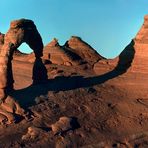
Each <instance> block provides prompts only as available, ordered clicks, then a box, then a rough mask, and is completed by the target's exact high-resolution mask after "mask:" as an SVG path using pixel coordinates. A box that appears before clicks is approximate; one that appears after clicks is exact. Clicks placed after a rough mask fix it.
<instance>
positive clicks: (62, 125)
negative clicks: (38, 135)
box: [51, 117, 72, 134]
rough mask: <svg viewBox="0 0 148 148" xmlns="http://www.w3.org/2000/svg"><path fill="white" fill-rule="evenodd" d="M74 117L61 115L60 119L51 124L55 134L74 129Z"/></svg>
mask: <svg viewBox="0 0 148 148" xmlns="http://www.w3.org/2000/svg"><path fill="white" fill-rule="evenodd" d="M71 123H72V118H68V117H60V119H59V121H57V122H56V123H54V124H52V125H51V129H52V131H53V133H54V134H60V133H62V132H65V131H68V130H70V129H72V124H71Z"/></svg>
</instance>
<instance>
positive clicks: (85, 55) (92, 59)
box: [65, 36, 103, 65]
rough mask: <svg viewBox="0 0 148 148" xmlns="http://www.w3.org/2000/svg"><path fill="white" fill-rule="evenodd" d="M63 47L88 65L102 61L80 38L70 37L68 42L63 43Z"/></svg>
mask: <svg viewBox="0 0 148 148" xmlns="http://www.w3.org/2000/svg"><path fill="white" fill-rule="evenodd" d="M65 47H66V48H68V50H70V51H72V52H74V53H76V54H77V55H79V56H80V57H81V58H82V59H83V60H84V61H86V62H88V63H89V64H92V65H93V64H94V63H96V62H97V61H99V60H101V59H103V57H102V56H101V55H99V54H98V53H97V52H96V50H94V49H93V48H92V47H91V46H90V45H89V44H87V43H86V42H84V41H83V40H82V39H81V38H80V37H76V36H72V37H71V38H70V40H68V41H67V42H66V43H65Z"/></svg>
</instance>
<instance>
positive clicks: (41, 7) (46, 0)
mask: <svg viewBox="0 0 148 148" xmlns="http://www.w3.org/2000/svg"><path fill="white" fill-rule="evenodd" d="M145 14H148V0H0V32H2V33H6V32H7V30H8V28H9V24H10V21H11V20H14V19H20V18H28V19H32V20H33V21H34V22H35V24H36V25H37V28H38V30H39V32H40V34H41V36H42V39H43V42H44V45H46V44H47V43H49V42H50V41H51V40H52V39H53V38H54V37H55V38H57V39H59V42H60V44H64V43H65V42H66V40H68V39H69V38H70V37H71V36H72V35H76V36H80V37H81V38H82V39H83V40H84V41H86V42H88V43H89V44H90V45H91V46H92V47H93V48H95V49H96V50H97V51H98V52H99V53H100V54H101V55H103V56H105V57H107V58H113V57H115V56H117V55H118V54H119V53H120V52H121V51H122V50H123V49H124V48H125V46H126V45H127V44H128V43H129V42H130V41H131V39H132V38H134V37H135V35H136V33H137V32H138V30H139V29H140V27H141V25H142V23H143V17H144V15H145ZM20 49H21V51H25V52H30V51H31V50H30V49H29V48H28V47H27V46H26V45H25V44H22V46H20Z"/></svg>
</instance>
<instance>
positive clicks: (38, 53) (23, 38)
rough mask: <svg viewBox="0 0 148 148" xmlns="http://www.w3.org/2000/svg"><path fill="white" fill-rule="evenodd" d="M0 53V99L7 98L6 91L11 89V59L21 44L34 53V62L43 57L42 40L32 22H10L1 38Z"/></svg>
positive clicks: (25, 20) (23, 20)
mask: <svg viewBox="0 0 148 148" xmlns="http://www.w3.org/2000/svg"><path fill="white" fill-rule="evenodd" d="M2 37H3V42H2V45H1V46H0V47H1V51H0V76H1V78H0V98H1V99H4V98H6V96H7V90H9V89H12V88H13V83H14V80H13V74H12V63H11V61H12V59H13V53H14V51H15V50H16V49H17V48H18V47H19V46H20V45H21V44H22V43H23V42H25V43H26V44H28V45H29V47H30V48H31V49H32V50H33V51H34V54H35V57H36V59H39V60H36V61H40V60H41V57H42V56H43V42H42V38H41V36H40V34H39V32H38V30H37V28H36V26H35V24H34V22H33V21H32V20H28V19H20V20H15V21H12V22H11V24H10V29H9V30H8V32H7V33H6V34H5V35H3V36H2Z"/></svg>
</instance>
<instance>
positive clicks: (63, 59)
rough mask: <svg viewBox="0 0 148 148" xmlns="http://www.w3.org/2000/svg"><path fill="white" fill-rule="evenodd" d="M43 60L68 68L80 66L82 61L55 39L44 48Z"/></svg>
mask: <svg viewBox="0 0 148 148" xmlns="http://www.w3.org/2000/svg"><path fill="white" fill-rule="evenodd" d="M43 58H44V59H49V60H50V61H51V63H54V64H58V65H67V66H71V65H78V64H80V63H81V61H82V59H81V58H80V57H79V56H78V55H77V54H74V53H73V52H71V51H69V50H67V49H66V48H64V47H63V46H60V45H59V43H58V41H57V39H53V40H52V41H51V42H50V43H49V44H47V45H46V46H45V47H44V50H43Z"/></svg>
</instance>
